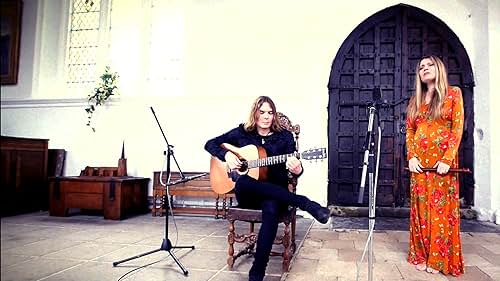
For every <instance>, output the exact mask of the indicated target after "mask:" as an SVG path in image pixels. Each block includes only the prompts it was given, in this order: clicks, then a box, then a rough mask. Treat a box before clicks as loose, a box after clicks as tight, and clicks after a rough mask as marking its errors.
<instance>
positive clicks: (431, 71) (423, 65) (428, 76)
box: [418, 58, 436, 84]
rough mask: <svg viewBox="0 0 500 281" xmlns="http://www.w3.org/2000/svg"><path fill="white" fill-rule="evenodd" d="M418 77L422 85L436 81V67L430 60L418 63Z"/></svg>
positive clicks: (426, 59)
mask: <svg viewBox="0 0 500 281" xmlns="http://www.w3.org/2000/svg"><path fill="white" fill-rule="evenodd" d="M418 75H419V77H420V80H421V81H422V82H423V83H426V84H427V83H430V82H433V81H435V80H436V65H435V64H434V62H433V61H432V60H431V59H430V58H425V59H423V60H421V61H420V66H419V68H418Z"/></svg>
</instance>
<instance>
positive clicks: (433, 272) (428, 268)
mask: <svg viewBox="0 0 500 281" xmlns="http://www.w3.org/2000/svg"><path fill="white" fill-rule="evenodd" d="M427 272H429V273H432V274H438V273H439V270H437V269H434V268H432V267H430V266H428V267H427Z"/></svg>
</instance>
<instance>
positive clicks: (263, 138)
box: [260, 131, 273, 144]
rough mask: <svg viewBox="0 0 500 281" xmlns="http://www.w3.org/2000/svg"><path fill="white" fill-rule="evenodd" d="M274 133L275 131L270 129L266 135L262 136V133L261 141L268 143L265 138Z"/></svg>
mask: <svg viewBox="0 0 500 281" xmlns="http://www.w3.org/2000/svg"><path fill="white" fill-rule="evenodd" d="M272 133H273V132H272V131H269V132H267V134H266V135H265V136H262V135H261V136H260V141H261V143H262V144H265V143H266V139H265V138H267V137H268V136H269V135H271V134H272Z"/></svg>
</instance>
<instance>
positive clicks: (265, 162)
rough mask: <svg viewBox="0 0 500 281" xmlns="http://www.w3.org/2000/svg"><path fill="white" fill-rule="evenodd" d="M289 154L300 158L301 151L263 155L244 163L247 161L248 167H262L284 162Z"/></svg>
mask: <svg viewBox="0 0 500 281" xmlns="http://www.w3.org/2000/svg"><path fill="white" fill-rule="evenodd" d="M291 156H295V157H297V158H300V156H301V153H299V152H295V153H290V154H282V155H276V156H269V157H265V158H260V159H255V160H250V161H247V162H246V163H247V165H248V168H249V169H251V168H257V167H264V166H270V165H275V164H281V163H284V162H286V159H287V158H288V157H291Z"/></svg>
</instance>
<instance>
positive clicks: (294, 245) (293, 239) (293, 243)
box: [290, 214, 297, 255]
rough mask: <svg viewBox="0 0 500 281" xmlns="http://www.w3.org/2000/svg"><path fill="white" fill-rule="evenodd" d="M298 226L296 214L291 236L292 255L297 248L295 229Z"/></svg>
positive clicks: (293, 219)
mask: <svg viewBox="0 0 500 281" xmlns="http://www.w3.org/2000/svg"><path fill="white" fill-rule="evenodd" d="M296 228H297V217H296V215H295V214H294V215H293V218H292V236H291V237H290V241H291V245H290V246H291V248H292V255H293V254H294V253H295V250H297V244H296V243H295V230H296Z"/></svg>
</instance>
